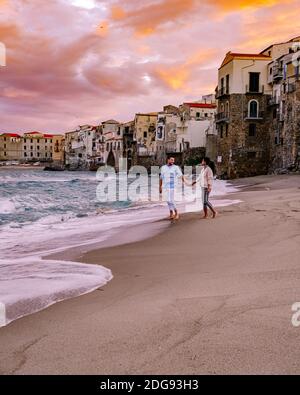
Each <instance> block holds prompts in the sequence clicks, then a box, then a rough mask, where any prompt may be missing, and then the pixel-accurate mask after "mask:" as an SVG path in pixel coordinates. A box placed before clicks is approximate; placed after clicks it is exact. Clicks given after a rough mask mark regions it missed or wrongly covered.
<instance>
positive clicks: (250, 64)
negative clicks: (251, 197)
mask: <svg viewBox="0 0 300 395" xmlns="http://www.w3.org/2000/svg"><path fill="white" fill-rule="evenodd" d="M271 60H272V58H271V57H270V56H269V55H263V54H239V53H232V52H229V53H227V55H226V57H225V59H224V61H223V63H222V65H221V67H220V68H219V75H218V87H217V91H216V97H217V99H218V113H217V115H216V124H217V129H218V139H217V144H218V146H217V161H218V172H219V175H220V176H223V177H229V178H235V177H245V176H252V175H258V174H266V173H267V172H268V170H269V156H270V141H269V140H270V139H269V135H268V130H269V127H270V116H269V113H268V111H267V105H268V99H269V97H270V95H271V90H270V88H269V86H268V75H267V65H268V63H269V62H270V61H271Z"/></svg>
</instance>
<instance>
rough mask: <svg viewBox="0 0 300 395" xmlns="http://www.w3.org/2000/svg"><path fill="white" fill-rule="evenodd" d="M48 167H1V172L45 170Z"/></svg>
mask: <svg viewBox="0 0 300 395" xmlns="http://www.w3.org/2000/svg"><path fill="white" fill-rule="evenodd" d="M45 167H46V166H33V165H29V166H13V165H12V166H0V171H1V170H43V169H44V168H45Z"/></svg>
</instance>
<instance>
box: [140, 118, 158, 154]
mask: <svg viewBox="0 0 300 395" xmlns="http://www.w3.org/2000/svg"><path fill="white" fill-rule="evenodd" d="M157 115H158V113H157V112H153V113H147V114H141V113H138V114H136V116H135V119H134V140H135V141H136V144H137V155H138V157H139V156H142V157H144V156H146V157H147V156H150V157H154V156H155V153H156V126H157Z"/></svg>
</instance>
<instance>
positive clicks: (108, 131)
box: [102, 119, 123, 169]
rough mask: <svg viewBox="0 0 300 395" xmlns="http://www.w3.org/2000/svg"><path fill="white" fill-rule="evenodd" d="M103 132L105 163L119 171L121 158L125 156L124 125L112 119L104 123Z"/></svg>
mask: <svg viewBox="0 0 300 395" xmlns="http://www.w3.org/2000/svg"><path fill="white" fill-rule="evenodd" d="M102 130H103V136H104V141H105V151H104V162H105V164H107V165H109V166H112V167H115V168H116V169H118V166H119V158H121V157H122V154H123V136H122V125H121V123H120V122H118V121H115V120H114V119H110V120H108V121H105V122H102Z"/></svg>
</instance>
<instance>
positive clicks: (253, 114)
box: [248, 100, 258, 118]
mask: <svg viewBox="0 0 300 395" xmlns="http://www.w3.org/2000/svg"><path fill="white" fill-rule="evenodd" d="M248 116H249V118H258V102H257V101H256V100H251V101H250V102H249V112H248Z"/></svg>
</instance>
